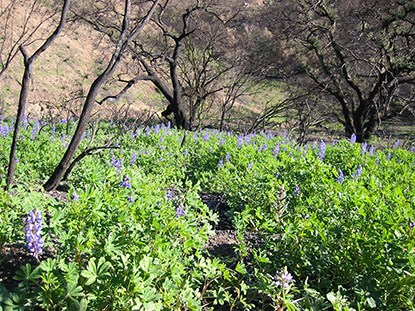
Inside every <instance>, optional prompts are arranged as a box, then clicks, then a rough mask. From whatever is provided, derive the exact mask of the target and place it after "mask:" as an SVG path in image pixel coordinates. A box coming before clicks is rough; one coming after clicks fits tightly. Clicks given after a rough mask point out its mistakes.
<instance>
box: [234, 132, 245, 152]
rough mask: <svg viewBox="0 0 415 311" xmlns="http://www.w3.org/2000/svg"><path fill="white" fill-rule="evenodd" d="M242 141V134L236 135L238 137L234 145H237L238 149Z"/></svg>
mask: <svg viewBox="0 0 415 311" xmlns="http://www.w3.org/2000/svg"><path fill="white" fill-rule="evenodd" d="M243 143H244V138H243V137H242V135H239V136H238V139H237V140H236V147H238V149H240V148H241V147H242V145H243Z"/></svg>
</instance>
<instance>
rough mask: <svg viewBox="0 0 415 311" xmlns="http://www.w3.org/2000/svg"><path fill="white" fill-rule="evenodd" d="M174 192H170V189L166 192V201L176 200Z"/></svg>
mask: <svg viewBox="0 0 415 311" xmlns="http://www.w3.org/2000/svg"><path fill="white" fill-rule="evenodd" d="M174 196H175V195H174V192H173V191H172V190H170V189H167V190H166V195H165V197H164V198H165V199H166V201H168V200H172V199H174Z"/></svg>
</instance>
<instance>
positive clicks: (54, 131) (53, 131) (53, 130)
mask: <svg viewBox="0 0 415 311" xmlns="http://www.w3.org/2000/svg"><path fill="white" fill-rule="evenodd" d="M55 134H56V126H55V124H52V137H54V136H55Z"/></svg>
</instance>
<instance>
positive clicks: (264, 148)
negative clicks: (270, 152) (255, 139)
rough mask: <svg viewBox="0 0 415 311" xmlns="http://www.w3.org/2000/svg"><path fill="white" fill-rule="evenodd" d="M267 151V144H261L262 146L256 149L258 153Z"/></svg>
mask: <svg viewBox="0 0 415 311" xmlns="http://www.w3.org/2000/svg"><path fill="white" fill-rule="evenodd" d="M267 149H268V145H267V144H263V145H262V146H260V147H259V148H258V151H264V150H267Z"/></svg>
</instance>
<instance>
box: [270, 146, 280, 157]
mask: <svg viewBox="0 0 415 311" xmlns="http://www.w3.org/2000/svg"><path fill="white" fill-rule="evenodd" d="M272 153H273V154H274V156H277V155H278V154H279V153H280V145H276V146H275V147H274V150H272Z"/></svg>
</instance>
